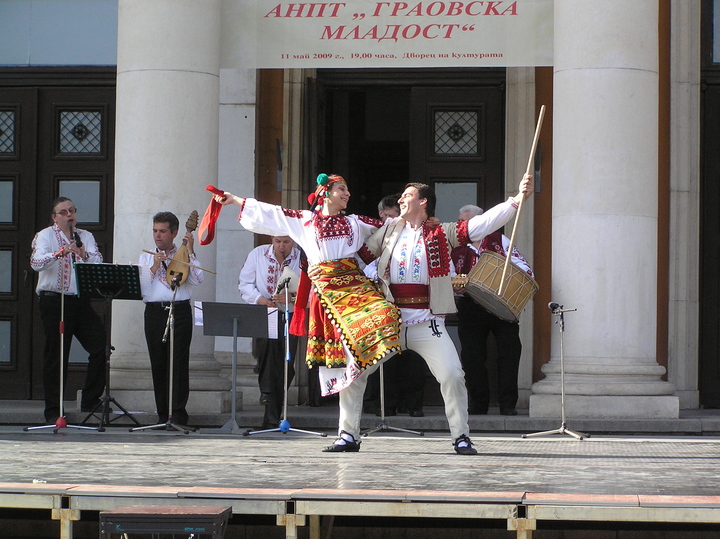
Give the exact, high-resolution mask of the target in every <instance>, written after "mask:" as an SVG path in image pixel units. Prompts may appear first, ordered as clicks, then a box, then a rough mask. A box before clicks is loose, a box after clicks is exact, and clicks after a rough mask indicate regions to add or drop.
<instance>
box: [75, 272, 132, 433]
mask: <svg viewBox="0 0 720 539" xmlns="http://www.w3.org/2000/svg"><path fill="white" fill-rule="evenodd" d="M74 267H75V281H76V282H77V290H78V296H79V297H89V298H94V299H104V300H105V309H106V310H105V312H106V316H110V315H111V310H110V305H111V303H112V300H114V299H129V300H142V292H141V291H140V270H139V268H138V266H132V265H128V266H123V265H119V264H87V263H83V264H79V263H75V264H74ZM105 332H106V338H105V394H104V395H103V396H102V398H101V399H100V402H98V403H97V404H96V405H95V407H94V408H93V409H92V410H91V411H90V413H89V414H88V415H87V416H86V417H85V419H83V420H82V422H81V423H80V424H81V425H84V424H85V423H87V421H88V420H89V419H90V418H91V417H93V416H95V414H96V413H98V411H99V415H100V425H99V426H98V429H97V430H98V431H100V432H103V431H105V427H106V426H107V425H110V423H112V422H113V421H117V420H118V419H120V418H122V417H123V416H127V417H129V418H130V419H131V420H132V421H133V422H134V423H135V424H136V425H138V426H140V423H138V421H137V419H135V418H134V417H133V416H132V415H131V414H130V412H128V411H127V410H126V409H125V408H123V406H122V405H121V404H120V403H119V402H118V401H117V400H115V398H113V397H112V396H110V355H111V354H112V351H113V350H115V348H114V347H113V346H112V345H111V344H110V333H111V332H110V324H109V322H108V320H106V321H105ZM111 402H112V403H113V404H114V405H115V406H117V407H118V409H119V410H120V411H121V412H122V413H121V414H120V415H118V416H117V417H115V418H113V419H112V420H111V419H110V403H111Z"/></svg>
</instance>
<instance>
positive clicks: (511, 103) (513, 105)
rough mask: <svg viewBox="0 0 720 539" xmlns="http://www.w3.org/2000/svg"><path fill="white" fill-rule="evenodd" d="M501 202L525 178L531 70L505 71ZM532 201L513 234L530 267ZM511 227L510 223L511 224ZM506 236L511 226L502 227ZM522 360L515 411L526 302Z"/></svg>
mask: <svg viewBox="0 0 720 539" xmlns="http://www.w3.org/2000/svg"><path fill="white" fill-rule="evenodd" d="M505 96H506V97H505V99H506V102H507V105H506V107H505V163H506V165H505V198H506V199H507V197H510V196H514V195H515V194H517V188H518V184H519V183H520V178H522V176H523V174H525V169H526V168H527V163H528V157H529V156H530V150H531V148H532V141H533V134H534V133H535V125H536V122H537V118H536V117H535V68H534V67H509V68H508V69H507V91H506V94H505ZM533 206H534V203H533V199H532V198H530V199H528V201H527V203H525V204H523V210H522V214H521V215H520V220H519V221H518V230H517V232H515V246H516V247H517V248H518V249H519V250H520V252H522V253H523V255H524V256H525V258H526V259H527V260H528V262H529V264H530V267H534V264H533V262H534V261H533V250H532V245H533V221H534V213H535V212H534V207H533ZM512 222H513V223H514V220H513V221H512ZM505 230H506V233H507V234H508V236H510V232H512V231H513V227H512V225H507V226H506V227H505ZM520 340H521V342H522V357H521V358H520V369H519V371H518V408H527V407H528V399H529V398H530V388H531V386H532V374H533V373H532V370H533V366H532V355H533V302H532V301H530V302H529V303H528V304H527V305H526V306H525V309H524V310H523V312H522V315H521V316H520Z"/></svg>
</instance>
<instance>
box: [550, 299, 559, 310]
mask: <svg viewBox="0 0 720 539" xmlns="http://www.w3.org/2000/svg"><path fill="white" fill-rule="evenodd" d="M548 308H549V309H550V310H551V311H553V312H555V311H557V310H558V309H559V308H560V304H558V303H555V302H553V301H551V302H550V303H548Z"/></svg>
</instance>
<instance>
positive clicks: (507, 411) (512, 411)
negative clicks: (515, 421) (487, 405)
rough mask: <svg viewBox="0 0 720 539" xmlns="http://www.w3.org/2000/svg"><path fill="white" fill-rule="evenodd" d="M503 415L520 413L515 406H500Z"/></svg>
mask: <svg viewBox="0 0 720 539" xmlns="http://www.w3.org/2000/svg"><path fill="white" fill-rule="evenodd" d="M500 414H501V415H518V414H517V410H516V409H515V408H500Z"/></svg>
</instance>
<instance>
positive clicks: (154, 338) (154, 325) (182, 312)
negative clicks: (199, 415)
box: [145, 301, 193, 425]
mask: <svg viewBox="0 0 720 539" xmlns="http://www.w3.org/2000/svg"><path fill="white" fill-rule="evenodd" d="M169 305H170V303H169V302H167V303H166V302H158V303H146V304H145V341H146V342H147V348H148V354H149V356H150V368H151V371H152V379H153V389H154V392H155V407H156V409H157V414H158V419H159V421H160V423H165V422H167V420H168V415H169V411H170V405H169V400H168V399H169V389H170V386H169V381H170V341H171V335H170V333H169V332H168V336H167V341H166V342H163V336H164V335H165V327H166V325H167V321H168V315H169V309H168V307H169ZM173 312H174V317H173V318H174V327H175V330H174V342H173V353H174V356H175V358H174V363H173V381H172V384H173V402H172V421H173V422H174V423H179V424H181V425H186V424H187V421H188V414H187V410H186V409H185V407H186V406H187V401H188V397H189V395H190V343H191V342H192V331H193V316H192V306H191V305H190V302H189V301H178V302H175V307H174V310H173Z"/></svg>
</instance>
